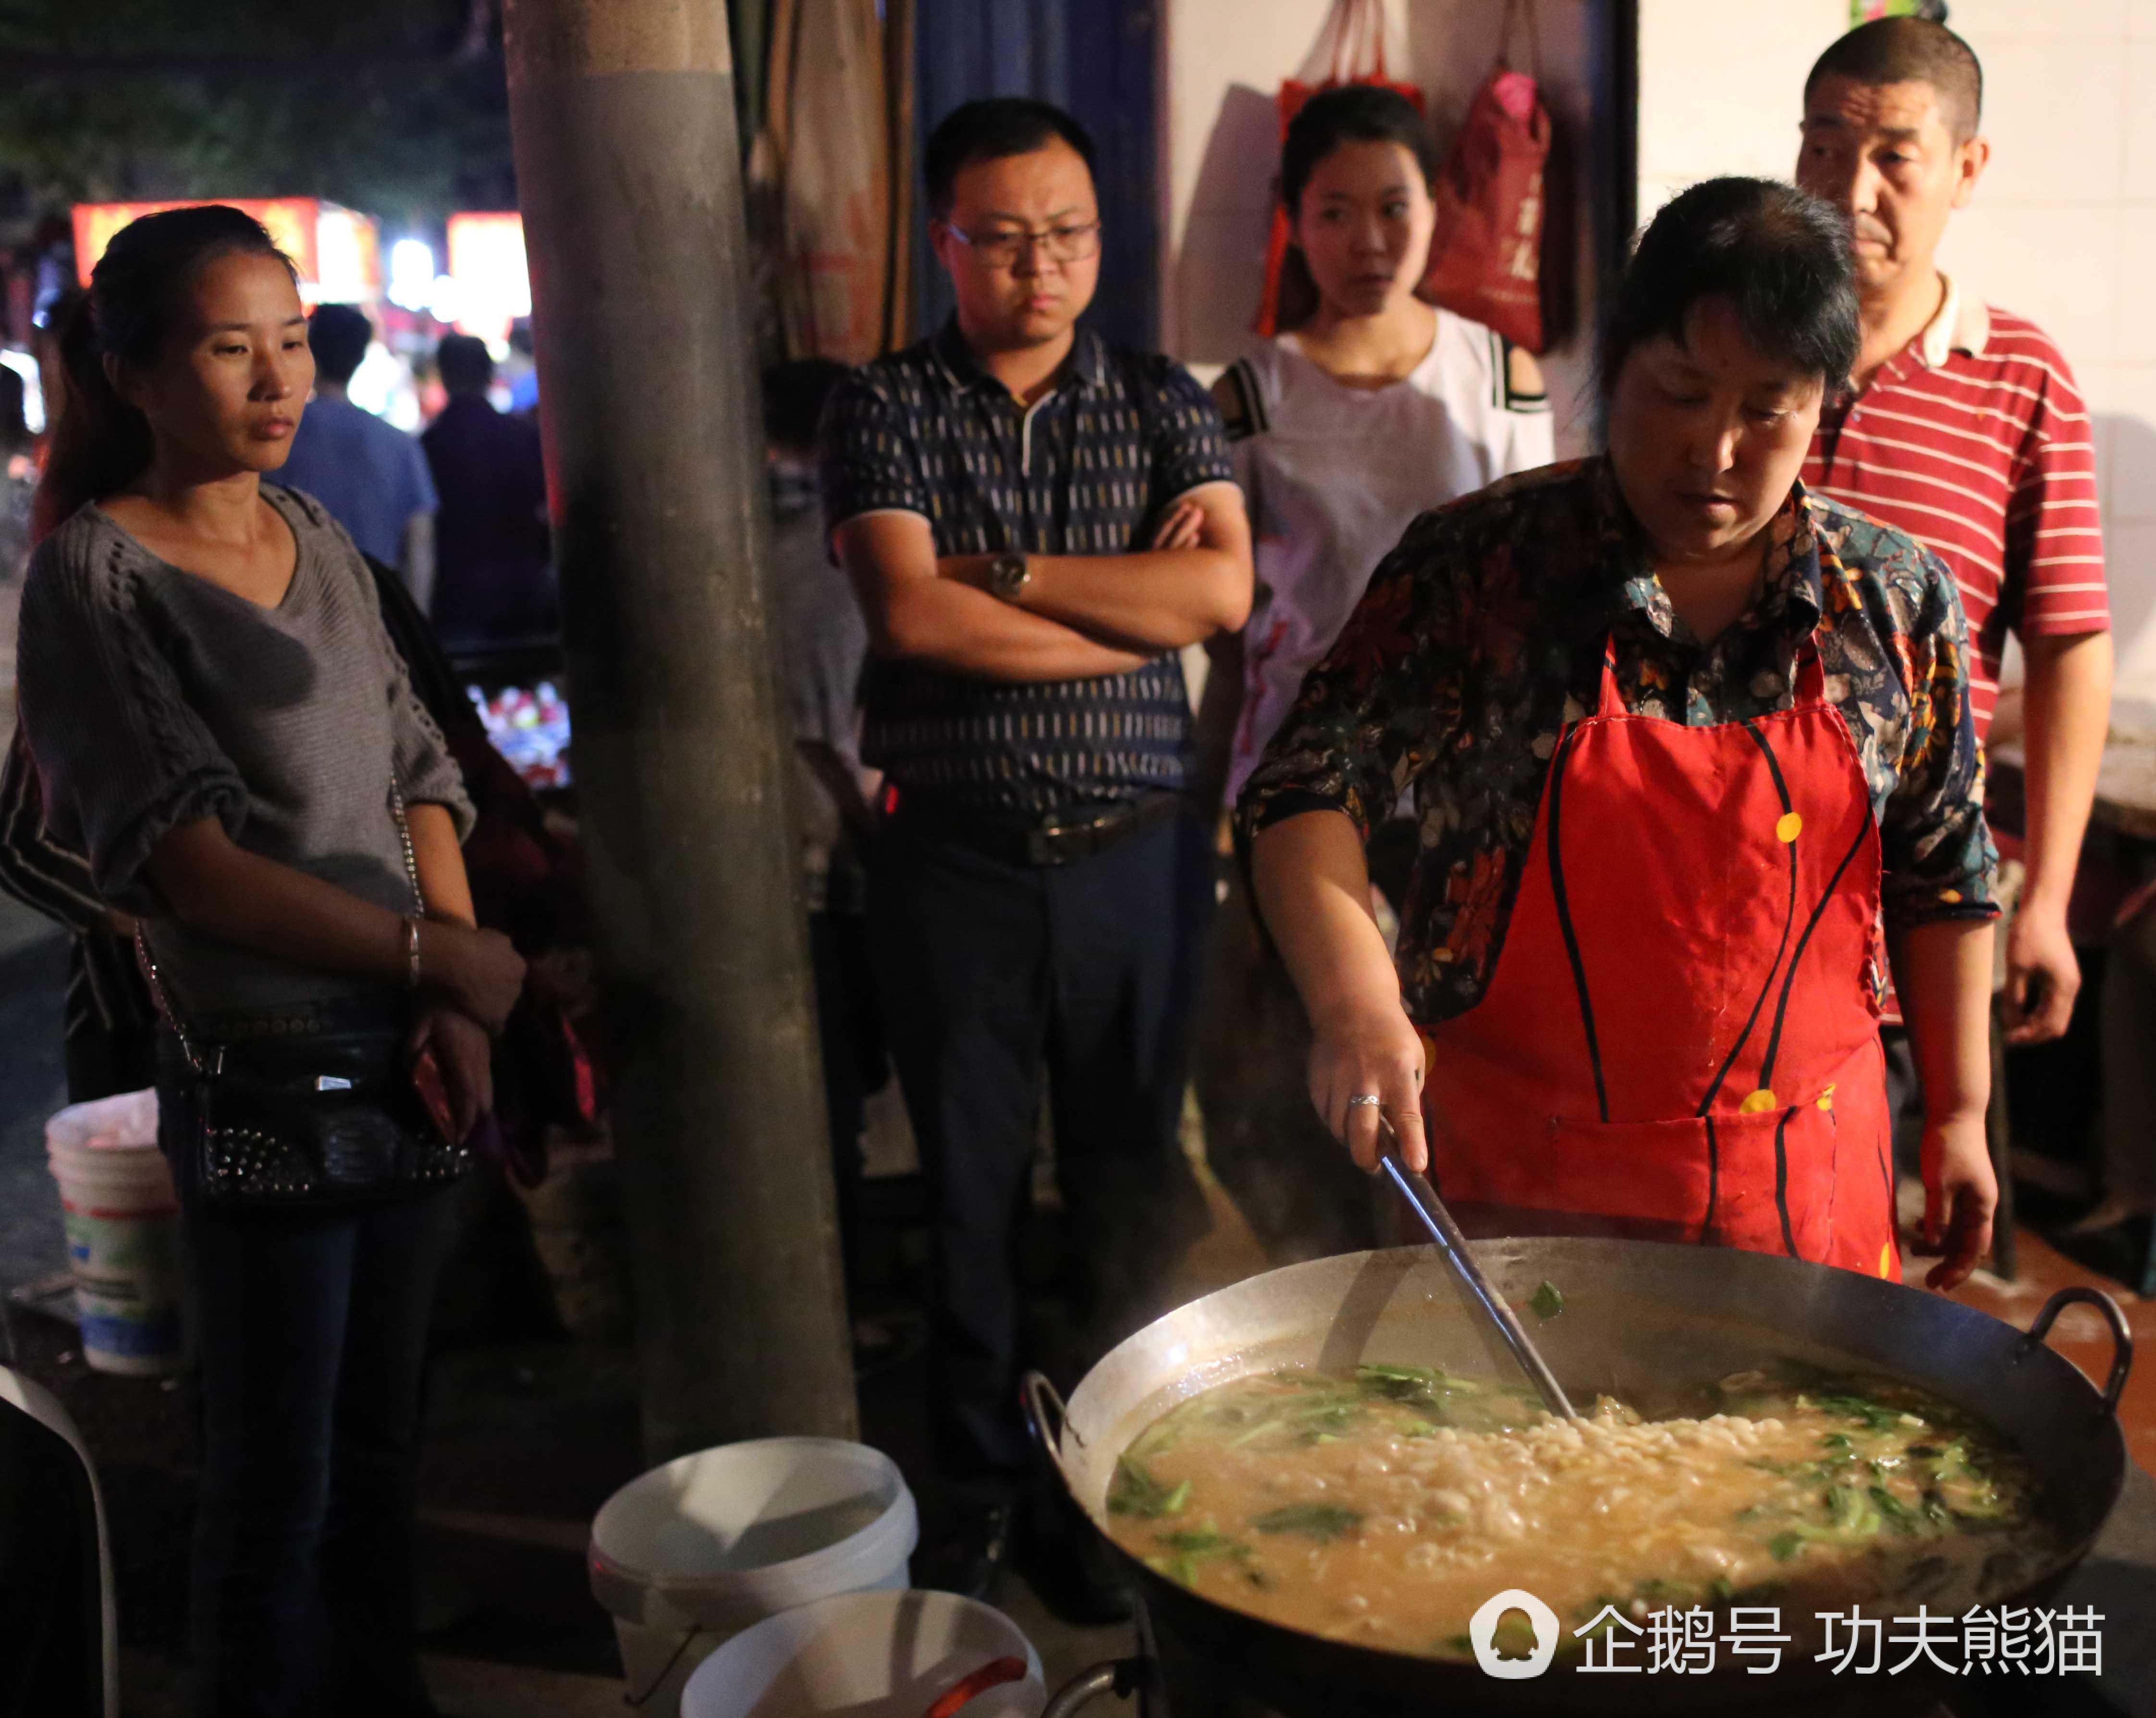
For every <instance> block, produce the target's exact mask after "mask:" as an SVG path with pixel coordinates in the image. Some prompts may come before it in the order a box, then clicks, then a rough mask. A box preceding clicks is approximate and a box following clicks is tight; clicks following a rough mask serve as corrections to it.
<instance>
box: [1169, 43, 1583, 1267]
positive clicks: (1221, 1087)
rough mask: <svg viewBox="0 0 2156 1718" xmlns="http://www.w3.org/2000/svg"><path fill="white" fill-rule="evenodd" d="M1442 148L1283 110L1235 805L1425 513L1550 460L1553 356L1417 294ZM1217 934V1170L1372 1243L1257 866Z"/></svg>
mask: <svg viewBox="0 0 2156 1718" xmlns="http://www.w3.org/2000/svg"><path fill="white" fill-rule="evenodd" d="M1437 165H1438V163H1437V155H1436V151H1435V148H1434V146H1432V144H1431V141H1430V133H1429V131H1427V129H1426V128H1425V127H1424V124H1423V121H1422V116H1421V115H1419V113H1417V112H1416V111H1415V110H1414V106H1413V105H1411V104H1410V103H1409V101H1408V100H1406V98H1405V97H1404V96H1401V95H1398V94H1396V93H1395V92H1394V91H1391V90H1382V89H1378V88H1375V87H1373V86H1370V85H1348V86H1347V87H1346V88H1343V89H1339V90H1327V91H1325V92H1324V93H1322V94H1321V95H1315V96H1313V97H1312V98H1311V100H1310V101H1309V102H1308V103H1307V104H1306V105H1305V106H1304V107H1303V109H1302V111H1301V113H1300V114H1298V115H1296V120H1295V121H1294V123H1293V124H1292V125H1291V126H1289V128H1288V135H1287V140H1286V146H1285V147H1284V148H1283V150H1282V152H1281V197H1282V200H1283V201H1284V202H1285V203H1286V206H1287V209H1288V212H1289V214H1290V216H1291V220H1292V231H1293V233H1294V238H1295V244H1294V246H1293V248H1292V249H1291V250H1290V252H1289V254H1288V265H1287V271H1286V275H1285V277H1284V278H1283V280H1282V283H1281V285H1282V292H1281V322H1282V323H1283V325H1286V326H1290V327H1291V329H1292V331H1291V332H1286V333H1283V334H1281V335H1280V336H1278V337H1277V338H1276V339H1274V340H1271V341H1265V342H1260V343H1258V344H1256V345H1255V346H1254V347H1253V349H1252V350H1251V351H1250V353H1249V354H1248V355H1247V356H1245V357H1243V358H1242V359H1240V361H1238V362H1236V363H1235V364H1234V365H1232V366H1231V367H1229V369H1228V370H1227V371H1226V372H1224V373H1223V374H1222V376H1221V377H1220V379H1219V382H1217V383H1216V384H1215V385H1214V398H1215V399H1216V400H1218V401H1219V405H1220V409H1221V412H1222V414H1223V415H1224V417H1225V418H1226V419H1227V423H1228V433H1229V440H1230V442H1231V443H1232V444H1233V445H1232V452H1233V454H1234V455H1235V472H1236V476H1237V478H1238V479H1239V480H1240V482H1241V483H1242V485H1243V488H1244V491H1245V495H1246V496H1247V497H1248V500H1249V505H1250V519H1251V523H1252V526H1253V531H1254V534H1255V537H1256V539H1257V575H1258V592H1257V602H1256V605H1255V607H1254V608H1252V610H1251V613H1250V622H1249V624H1248V625H1246V626H1245V628H1243V631H1242V633H1240V635H1239V636H1238V635H1230V636H1229V638H1225V639H1223V640H1220V641H1219V642H1217V643H1216V644H1215V645H1214V647H1213V673H1212V676H1211V679H1210V680H1209V683H1208V687H1207V691H1206V700H1205V702H1206V709H1205V711H1204V718H1203V721H1202V722H1201V725H1200V726H1201V729H1202V731H1204V734H1205V735H1206V736H1207V738H1208V739H1209V741H1210V751H1211V759H1212V763H1213V771H1214V774H1215V776H1216V778H1217V776H1218V774H1219V772H1221V771H1222V769H1223V768H1224V771H1225V775H1226V786H1227V796H1228V799H1229V803H1233V801H1234V799H1235V795H1237V794H1238V793H1240V792H1241V791H1242V787H1243V782H1244V781H1245V778H1246V777H1248V776H1249V775H1250V772H1251V771H1252V770H1253V769H1255V767H1257V762H1258V759H1259V757H1260V755H1261V754H1262V753H1263V752H1264V751H1265V742H1266V741H1268V740H1270V738H1271V737H1272V735H1273V731H1274V730H1275V729H1276V728H1278V727H1279V726H1280V725H1281V721H1282V719H1283V718H1285V717H1286V714H1287V711H1288V707H1289V705H1291V704H1292V703H1293V702H1294V701H1295V696H1296V691H1297V690H1299V689H1300V687H1301V685H1302V677H1303V675H1304V674H1306V673H1307V672H1308V671H1309V670H1310V669H1312V667H1313V666H1314V665H1316V664H1317V661H1318V660H1319V659H1321V658H1322V656H1323V655H1324V654H1325V653H1326V652H1327V650H1328V649H1331V648H1332V641H1333V639H1334V638H1335V637H1337V635H1338V633H1339V631H1340V628H1341V627H1342V625H1343V624H1345V623H1346V621H1347V616H1348V614H1349V613H1350V612H1351V611H1352V610H1353V608H1354V607H1355V604H1356V603H1357V602H1358V599H1359V598H1360V597H1362V594H1363V587H1364V586H1366V585H1367V584H1368V582H1369V580H1370V574H1371V572H1372V571H1373V569H1374V568H1375V567H1376V566H1377V564H1378V562H1379V561H1380V560H1381V559H1382V558H1383V556H1385V555H1386V554H1387V553H1388V552H1389V551H1390V550H1391V548H1392V546H1394V544H1395V543H1397V542H1398V541H1399V539H1400V536H1401V533H1402V532H1403V531H1405V529H1406V528H1407V526H1408V523H1409V521H1411V520H1413V519H1414V517H1415V516H1416V515H1418V514H1420V513H1424V512H1427V511H1428V510H1430V508H1433V507H1437V506H1441V505H1444V504H1445V502H1447V501H1450V500H1455V499H1457V498H1458V497H1459V496H1460V495H1466V494H1469V493H1471V491H1473V490H1478V489H1481V488H1482V487H1483V486H1484V485H1486V484H1489V483H1491V482H1494V481H1495V480H1496V479H1498V478H1501V477H1503V476H1506V475H1507V474H1510V473H1512V472H1515V471H1524V470H1528V469H1532V468H1533V467H1535V466H1537V465H1546V464H1549V463H1550V461H1551V459H1553V457H1554V453H1553V444H1552V436H1551V428H1550V418H1549V407H1548V399H1547V397H1546V396H1545V395H1544V392H1543V382H1542V377H1541V374H1540V372H1539V371H1538V370H1537V367H1536V366H1535V362H1534V360H1533V359H1532V357H1531V356H1528V355H1527V353H1526V352H1524V351H1519V350H1517V349H1516V348H1514V347H1512V346H1510V345H1509V344H1508V343H1507V341H1504V340H1503V339H1502V338H1501V337H1500V336H1498V335H1496V334H1495V333H1493V332H1492V331H1491V330H1489V329H1487V328H1485V327H1483V326H1481V324H1479V323H1476V322H1470V321H1466V319H1465V318H1463V317H1460V316H1455V315H1453V314H1451V312H1450V311H1448V310H1437V309H1435V308H1433V307H1432V306H1430V305H1426V304H1424V303H1423V302H1422V301H1421V300H1419V299H1418V298H1416V297H1415V295H1414V289H1415V286H1416V285H1417V284H1418V283H1419V281H1420V280H1421V279H1422V275H1423V269H1424V264H1425V263H1426V261H1427V260H1428V259H1429V255H1430V233H1431V229H1432V227H1433V226H1434V224H1435V206H1434V204H1433V203H1432V201H1431V198H1430V182H1431V179H1432V177H1434V176H1435V172H1436V171H1437ZM1224 742H1225V743H1224ZM1223 750H1224V751H1225V753H1226V756H1225V758H1224V760H1223V758H1222V756H1221V754H1222V751H1223ZM1215 936H1216V939H1217V940H1216V942H1215V945H1214V957H1213V963H1212V970H1211V972H1210V974H1209V1003H1208V1006H1207V1007H1206V1008H1205V1009H1204V1012H1203V1013H1202V1015H1201V1018H1200V1023H1199V1045H1198V1055H1197V1085H1198V1094H1199V1103H1200V1105H1201V1106H1202V1108H1203V1110H1204V1115H1205V1132H1206V1150H1207V1155H1208V1156H1209V1159H1210V1161H1211V1163H1212V1167H1213V1169H1214V1173H1215V1174H1216V1175H1217V1176H1218V1177H1219V1179H1220V1181H1221V1182H1222V1184H1223V1185H1224V1187H1226V1188H1227V1189H1228V1191H1229V1193H1230V1195H1231V1196H1232V1197H1234V1198H1235V1202H1236V1203H1237V1204H1238V1205H1239V1206H1240V1208H1241V1209H1242V1212H1243V1214H1244V1216H1245V1218H1247V1219H1248V1220H1249V1222H1250V1226H1251V1227H1252V1228H1253V1229H1255V1231H1256V1233H1257V1234H1258V1237H1259V1238H1260V1240H1261V1241H1262V1242H1263V1243H1264V1244H1265V1248H1266V1249H1267V1251H1268V1252H1269V1253H1270V1254H1272V1256H1273V1257H1274V1258H1275V1259H1276V1260H1283V1261H1284V1260H1286V1259H1297V1258H1312V1257H1317V1256H1320V1255H1322V1254H1329V1253H1336V1252H1341V1251H1346V1250H1349V1249H1354V1248H1358V1247H1367V1246H1369V1245H1372V1244H1373V1242H1374V1238H1375V1237H1374V1234H1373V1224H1372V1222H1371V1206H1370V1202H1369V1198H1368V1192H1367V1188H1366V1186H1365V1183H1364V1179H1363V1177H1362V1176H1361V1175H1359V1174H1358V1173H1357V1172H1355V1171H1353V1169H1352V1168H1347V1169H1343V1167H1342V1157H1341V1154H1340V1152H1339V1151H1337V1148H1336V1147H1334V1146H1333V1143H1332V1138H1331V1136H1329V1135H1328V1134H1327V1132H1326V1131H1325V1129H1324V1127H1323V1126H1322V1124H1321V1123H1320V1122H1319V1121H1318V1119H1317V1115H1316V1114H1315V1112H1314V1111H1312V1109H1311V1107H1310V1100H1309V1096H1308V1095H1307V1091H1306V1085H1305V1081H1304V1079H1303V1065H1304V1063H1305V1062H1306V1059H1308V1055H1309V1051H1310V1034H1309V1028H1308V1026H1307V1024H1306V1022H1305V1020H1304V1018H1303V1013H1302V1008H1301V1003H1299V1002H1298V1001H1297V1000H1296V996H1295V992H1294V991H1293V989H1292V988H1291V986H1290V985H1289V984H1288V982H1287V977H1286V973H1285V972H1283V971H1282V970H1281V967H1280V963H1279V961H1278V959H1277V957H1276V956H1273V955H1272V954H1271V953H1270V951H1269V950H1268V949H1267V948H1265V946H1264V944H1263V942H1262V940H1261V938H1260V935H1259V932H1258V929H1257V925H1256V921H1255V919H1254V918H1253V916H1252V915H1251V913H1250V907H1249V904H1248V902H1247V900H1245V898H1244V896H1243V894H1242V889H1241V883H1240V878H1239V879H1237V880H1235V881H1233V882H1231V884H1230V885H1229V900H1227V902H1226V903H1225V906H1224V910H1223V911H1222V913H1221V914H1220V916H1219V921H1218V926H1217V930H1216V932H1215Z"/></svg>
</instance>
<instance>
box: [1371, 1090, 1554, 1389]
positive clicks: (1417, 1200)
mask: <svg viewBox="0 0 2156 1718" xmlns="http://www.w3.org/2000/svg"><path fill="white" fill-rule="evenodd" d="M1388 1131H1390V1130H1389V1129H1388ZM1378 1168H1380V1169H1382V1170H1383V1171H1384V1172H1385V1173H1386V1174H1387V1175H1388V1176H1389V1177H1392V1182H1393V1185H1394V1187H1398V1188H1399V1190H1400V1197H1402V1198H1404V1199H1405V1200H1406V1201H1407V1202H1408V1203H1409V1206H1410V1207H1412V1208H1413V1209H1414V1214H1415V1215H1416V1216H1417V1217H1419V1218H1421V1219H1422V1224H1423V1227H1424V1228H1426V1229H1428V1230H1429V1231H1430V1239H1431V1240H1433V1241H1435V1243H1436V1244H1437V1250H1438V1251H1439V1252H1440V1253H1441V1254H1444V1255H1445V1263H1446V1264H1449V1265H1450V1266H1451V1267H1452V1269H1453V1274H1455V1276H1457V1277H1458V1278H1459V1279H1460V1281H1461V1282H1462V1283H1463V1284H1465V1285H1466V1288H1467V1292H1468V1295H1469V1296H1470V1298H1471V1299H1472V1300H1474V1301H1475V1303H1476V1305H1479V1306H1480V1307H1481V1309H1482V1311H1483V1315H1485V1316H1486V1318H1488V1319H1489V1321H1490V1322H1491V1324H1493V1325H1495V1326H1496V1327H1497V1334H1498V1335H1499V1336H1502V1337H1503V1338H1504V1339H1505V1346H1507V1347H1508V1348H1510V1349H1511V1350H1512V1357H1513V1358H1514V1359H1515V1360H1517V1361H1518V1362H1519V1363H1520V1370H1521V1371H1522V1372H1525V1373H1526V1374H1527V1382H1529V1383H1531V1384H1532V1385H1533V1386H1534V1387H1535V1388H1536V1389H1537V1391H1539V1392H1541V1394H1542V1398H1543V1405H1544V1406H1545V1407H1547V1408H1548V1409H1549V1411H1550V1412H1551V1413H1553V1414H1555V1415H1557V1417H1558V1418H1559V1419H1567V1420H1576V1419H1578V1418H1579V1414H1578V1410H1576V1409H1575V1408H1573V1405H1572V1403H1571V1402H1570V1401H1569V1400H1568V1398H1567V1397H1566V1396H1565V1393H1564V1387H1563V1385H1561V1384H1559V1383H1558V1381H1557V1375H1556V1374H1555V1373H1553V1372H1551V1371H1550V1369H1549V1367H1548V1363H1547V1362H1544V1361H1543V1356H1542V1351H1541V1350H1540V1349H1538V1348H1537V1347H1536V1346H1535V1340H1534V1338H1533V1337H1532V1336H1529V1335H1528V1334H1527V1326H1525V1325H1523V1324H1522V1323H1521V1322H1520V1317H1519V1315H1518V1314H1517V1313H1516V1312H1514V1311H1513V1310H1512V1307H1511V1306H1510V1305H1507V1302H1506V1300H1505V1297H1504V1296H1503V1295H1500V1294H1499V1293H1498V1292H1497V1291H1496V1289H1495V1288H1494V1287H1492V1286H1491V1282H1490V1279H1489V1278H1487V1277H1486V1276H1485V1275H1483V1274H1482V1267H1481V1265H1479V1264H1476V1262H1475V1255H1474V1254H1472V1253H1471V1252H1469V1251H1468V1250H1467V1237H1466V1236H1465V1235H1464V1234H1462V1233H1460V1225H1459V1224H1458V1223H1455V1222H1454V1221H1453V1220H1452V1213H1450V1211H1448V1210H1446V1209H1445V1201H1444V1200H1442V1199H1440V1198H1439V1197H1437V1189H1436V1188H1435V1187H1432V1186H1431V1185H1430V1181H1429V1178H1428V1177H1425V1176H1423V1175H1419V1174H1418V1173H1416V1172H1415V1171H1414V1170H1412V1169H1410V1168H1409V1167H1407V1165H1406V1164H1404V1163H1403V1162H1401V1161H1400V1155H1399V1149H1398V1142H1397V1141H1395V1142H1394V1146H1390V1147H1388V1148H1387V1149H1386V1151H1384V1152H1383V1153H1382V1154H1381V1155H1380V1156H1379V1157H1378Z"/></svg>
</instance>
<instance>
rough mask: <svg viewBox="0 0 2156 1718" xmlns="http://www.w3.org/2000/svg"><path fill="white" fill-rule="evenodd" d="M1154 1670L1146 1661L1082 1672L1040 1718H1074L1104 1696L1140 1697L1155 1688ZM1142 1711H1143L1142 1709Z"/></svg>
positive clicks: (1117, 1662) (1108, 1663) (1112, 1661)
mask: <svg viewBox="0 0 2156 1718" xmlns="http://www.w3.org/2000/svg"><path fill="white" fill-rule="evenodd" d="M1152 1681H1153V1674H1152V1666H1151V1665H1150V1664H1148V1663H1147V1661H1146V1660H1145V1659H1108V1660H1106V1661H1105V1662H1104V1663H1101V1664H1095V1665H1093V1666H1092V1667H1091V1669H1085V1670H1081V1671H1080V1672H1079V1673H1078V1674H1076V1675H1075V1676H1074V1677H1072V1678H1071V1679H1070V1681H1068V1682H1066V1683H1065V1684H1064V1685H1063V1687H1062V1689H1061V1690H1060V1691H1059V1692H1058V1693H1057V1695H1056V1696H1055V1699H1054V1700H1050V1702H1049V1703H1048V1705H1047V1706H1046V1707H1045V1708H1044V1709H1043V1710H1042V1712H1041V1715H1040V1718H1072V1715H1073V1714H1074V1713H1075V1712H1077V1711H1079V1710H1081V1709H1082V1708H1084V1707H1086V1706H1087V1705H1091V1703H1092V1702H1093V1701H1094V1700H1098V1699H1099V1698H1100V1697H1101V1695H1104V1694H1106V1695H1114V1696H1115V1697H1116V1699H1117V1700H1128V1699H1129V1698H1130V1697H1131V1696H1132V1695H1133V1694H1141V1693H1143V1692H1144V1691H1146V1690H1147V1689H1149V1688H1151V1687H1152ZM1140 1710H1143V1708H1142V1707H1141V1708H1140Z"/></svg>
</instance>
